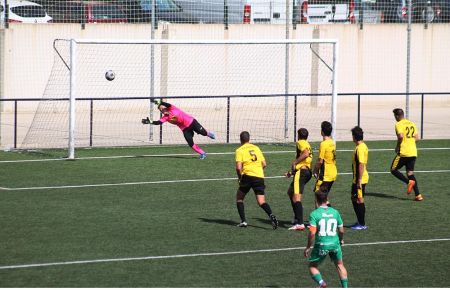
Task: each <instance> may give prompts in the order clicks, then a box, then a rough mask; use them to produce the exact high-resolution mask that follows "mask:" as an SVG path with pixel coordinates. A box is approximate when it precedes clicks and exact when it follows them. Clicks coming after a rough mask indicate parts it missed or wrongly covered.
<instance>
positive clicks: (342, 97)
mask: <svg viewBox="0 0 450 290" xmlns="http://www.w3.org/2000/svg"><path fill="white" fill-rule="evenodd" d="M408 95H409V97H410V98H411V102H413V103H414V105H412V106H411V107H410V108H411V112H406V113H407V114H409V115H410V118H409V119H411V120H413V121H414V122H416V124H417V125H418V127H419V129H420V138H421V139H424V138H425V137H428V138H430V139H433V138H434V139H435V138H444V139H445V138H450V129H449V128H450V117H449V109H448V108H450V92H414V93H409V94H408ZM318 96H323V95H310V94H299V95H289V96H283V95H276V96H275V95H273V96H263V98H265V99H266V98H271V97H273V98H275V97H277V98H278V99H279V98H285V97H288V98H290V99H291V100H292V101H293V102H292V103H291V104H292V105H291V106H292V108H291V109H290V110H289V114H290V115H291V116H290V117H289V118H290V124H291V125H290V126H292V128H290V130H289V132H290V136H291V137H289V138H288V139H289V140H286V141H288V142H291V141H295V140H296V131H297V128H299V127H300V126H309V127H307V128H311V129H312V128H315V127H318V126H319V125H318V124H320V121H321V120H326V119H327V118H328V117H329V111H327V110H328V108H327V109H321V111H323V112H324V114H323V115H320V116H318V118H317V119H314V120H308V121H306V120H305V119H302V120H300V118H299V117H298V116H299V115H302V116H303V118H305V112H304V110H305V109H304V106H303V105H299V104H300V98H305V97H309V98H314V97H318ZM338 96H339V97H338V111H337V115H338V120H337V128H335V129H336V130H338V131H341V132H342V134H341V135H340V136H344V138H339V136H338V139H345V137H346V135H345V134H347V133H348V132H347V131H348V130H349V129H350V128H351V127H353V126H355V125H358V126H361V127H363V129H365V131H366V133H368V134H372V135H371V136H372V138H369V139H385V135H383V134H384V133H382V130H385V131H386V132H388V133H386V134H389V136H391V137H392V136H393V135H392V134H391V133H390V131H392V122H393V117H392V109H393V108H395V107H402V108H404V107H405V103H404V102H399V101H398V100H399V99H398V98H401V99H402V97H404V96H406V95H405V93H342V94H339V95H338ZM251 97H255V98H257V97H261V96H217V97H204V98H208V99H216V100H217V101H220V102H222V103H225V104H226V105H225V106H226V108H225V109H224V112H223V113H221V115H220V118H218V120H216V119H214V122H215V123H217V124H216V127H221V128H223V132H221V133H222V139H221V140H219V142H223V143H230V142H231V143H235V142H236V140H235V139H234V138H231V137H230V134H231V133H232V134H233V136H234V135H235V133H236V132H234V131H236V128H235V127H236V125H235V123H240V122H242V120H240V119H238V117H237V116H239V115H240V114H242V113H241V112H239V113H238V110H239V109H242V108H240V107H242V103H239V104H238V102H236V101H234V100H233V99H235V98H240V99H241V100H244V99H245V100H247V101H246V102H248V100H250V98H251ZM437 97H441V98H440V100H437V99H438V98H437ZM195 98H197V99H198V98H199V97H195ZM200 98H201V97H200ZM393 98H397V101H395V102H390V101H391V100H392V99H393ZM149 99H150V98H148V97H142V98H110V99H108V100H107V101H109V102H115V101H119V100H120V101H123V100H141V101H142V100H144V101H145V100H149ZM167 99H168V100H170V101H173V102H175V103H177V102H178V103H179V102H180V100H177V99H185V101H186V99H189V98H187V97H168V98H167ZM278 99H277V100H276V101H275V100H273V101H274V102H277V103H280V102H279V100H278ZM280 100H281V99H280ZM42 101H52V102H67V103H68V102H69V99H68V98H60V99H48V100H44V99H30V98H28V99H0V107H6V103H9V104H10V105H9V108H10V112H9V115H10V116H9V122H8V121H7V120H6V117H5V113H4V112H3V113H2V115H1V117H2V118H0V128H1V131H0V137H1V138H0V140H1V141H2V142H1V144H0V147H4V146H5V145H6V144H7V143H8V144H11V145H12V146H10V148H14V149H17V148H20V146H19V138H18V136H19V130H28V128H29V127H28V126H24V125H23V123H24V121H22V120H21V111H22V107H28V105H25V104H26V103H30V102H34V103H36V102H42ZM104 101H106V100H105V99H95V98H83V99H77V102H88V103H89V105H87V106H86V104H85V105H84V107H86V108H88V109H87V110H88V111H89V112H88V113H87V114H86V116H89V117H88V120H87V121H86V122H85V123H87V124H89V125H88V126H89V129H88V130H87V132H88V133H86V134H88V138H89V142H88V144H87V146H88V147H92V146H94V145H95V144H96V139H95V138H96V134H94V133H93V131H94V130H93V128H95V127H96V114H99V115H100V114H101V113H96V111H95V110H94V108H95V107H96V103H100V102H104ZM233 102H234V103H233ZM257 102H261V100H259V101H257ZM270 103H271V102H268V104H270ZM148 104H150V102H148ZM427 104H429V106H427ZM238 108H239V109H238ZM149 109H150V105H149ZM269 110H272V108H270V105H269V107H268V109H267V111H269ZM279 111H280V109H278V112H277V113H275V114H274V115H273V116H275V115H277V114H278V115H279V114H281V112H279ZM325 111H326V112H325ZM263 112H264V110H263ZM139 114H140V113H139ZM139 114H138V115H139ZM202 114H203V115H202V120H204V119H205V115H207V114H208V113H207V112H206V113H202ZM315 114H317V112H316V113H315ZM273 116H264V117H268V118H269V119H270V120H271V119H276V118H278V117H273ZM312 116H313V114H311V115H308V117H307V118H310V119H311V118H314V117H312ZM353 116H354V117H353ZM156 117H159V116H156ZM259 117H261V118H263V117H262V115H261V114H260V113H259V115H258V114H256V115H255V116H254V117H252V118H254V120H252V122H253V123H255V122H257V121H258V120H257V119H258V118H259ZM280 119H282V118H280ZM97 120H98V118H97ZM133 120H134V121H136V122H138V120H136V117H135V116H133ZM11 121H12V124H11ZM309 121H311V122H310V123H308V122H309ZM21 122H22V123H21ZM383 122H385V123H383ZM5 123H9V124H8V126H5V125H6V124H5ZM280 123H282V122H280ZM305 124H306V125H305ZM28 125H29V124H28ZM208 125H209V124H208ZM426 125H427V126H428V127H429V128H428V129H427V126H426ZM232 127H234V129H235V130H234V131H233V129H232ZM319 127H320V126H319ZM274 128H275V127H270V128H269V127H268V128H266V129H264V128H261V129H263V131H264V130H280V131H282V130H283V128H278V127H277V128H275V129H274ZM168 129H169V128H167V129H164V130H168ZM7 130H8V131H9V132H7ZM164 130H163V127H162V126H160V127H159V133H158V134H157V135H159V136H158V138H157V140H155V141H154V143H153V144H166V143H165V142H164V136H165V135H164V134H166V135H167V134H169V133H164V132H165V131H164ZM427 130H428V131H427ZM232 131H233V132H232ZM376 131H377V132H376ZM166 132H167V131H166ZM266 133H267V134H271V133H269V131H266ZM310 134H311V133H310ZM427 134H428V135H427ZM7 135H8V136H9V137H8V138H9V139H11V138H12V140H9V141H8V140H5V138H6V137H5V136H7ZM21 135H24V134H23V132H22V134H21ZM167 136H169V135H167ZM366 136H367V135H366ZM369 136H370V135H369ZM386 136H387V135H386ZM97 143H98V142H97ZM168 143H170V142H168ZM83 147H84V146H83Z"/></svg>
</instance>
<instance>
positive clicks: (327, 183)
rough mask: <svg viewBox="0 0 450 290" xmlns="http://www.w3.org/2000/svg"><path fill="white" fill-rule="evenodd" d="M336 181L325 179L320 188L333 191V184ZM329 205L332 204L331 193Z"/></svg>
mask: <svg viewBox="0 0 450 290" xmlns="http://www.w3.org/2000/svg"><path fill="white" fill-rule="evenodd" d="M333 183H334V181H323V182H322V184H321V185H320V190H322V191H327V192H328V193H330V192H331V187H332V186H333ZM327 206H331V202H330V195H329V194H328V200H327Z"/></svg>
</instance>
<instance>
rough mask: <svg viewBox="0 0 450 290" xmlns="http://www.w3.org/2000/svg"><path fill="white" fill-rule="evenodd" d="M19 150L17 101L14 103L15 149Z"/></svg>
mask: <svg viewBox="0 0 450 290" xmlns="http://www.w3.org/2000/svg"><path fill="white" fill-rule="evenodd" d="M16 148H17V100H15V101H14V149H16Z"/></svg>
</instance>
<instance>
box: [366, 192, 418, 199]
mask: <svg viewBox="0 0 450 290" xmlns="http://www.w3.org/2000/svg"><path fill="white" fill-rule="evenodd" d="M364 195H365V196H375V197H381V198H389V199H400V200H410V199H409V198H407V197H398V196H395V195H389V194H386V193H382V192H366V193H365V194H364Z"/></svg>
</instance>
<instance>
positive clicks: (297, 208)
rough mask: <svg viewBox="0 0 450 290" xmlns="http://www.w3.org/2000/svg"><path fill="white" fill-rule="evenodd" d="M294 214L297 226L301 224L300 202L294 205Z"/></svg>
mask: <svg viewBox="0 0 450 290" xmlns="http://www.w3.org/2000/svg"><path fill="white" fill-rule="evenodd" d="M293 207H294V214H295V219H296V220H297V223H298V224H299V225H301V224H303V205H302V202H301V201H297V202H295V203H294V206H293Z"/></svg>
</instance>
